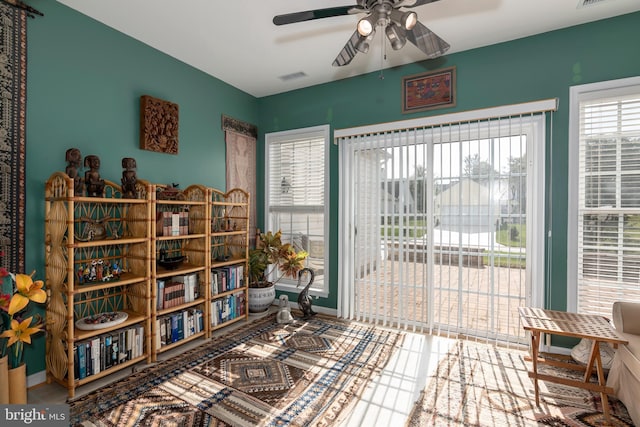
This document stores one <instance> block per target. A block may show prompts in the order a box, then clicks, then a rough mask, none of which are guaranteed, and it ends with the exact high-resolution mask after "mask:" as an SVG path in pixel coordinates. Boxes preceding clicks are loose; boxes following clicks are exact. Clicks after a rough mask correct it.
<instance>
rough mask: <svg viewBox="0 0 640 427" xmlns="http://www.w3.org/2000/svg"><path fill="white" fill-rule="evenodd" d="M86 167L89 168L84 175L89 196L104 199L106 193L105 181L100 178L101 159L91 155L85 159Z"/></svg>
mask: <svg viewBox="0 0 640 427" xmlns="http://www.w3.org/2000/svg"><path fill="white" fill-rule="evenodd" d="M84 167H85V168H89V170H88V171H85V173H84V183H85V185H86V187H87V196H89V197H102V192H103V191H104V179H102V178H100V158H99V157H98V156H96V155H93V154H91V155H89V156H87V157H85V158H84Z"/></svg>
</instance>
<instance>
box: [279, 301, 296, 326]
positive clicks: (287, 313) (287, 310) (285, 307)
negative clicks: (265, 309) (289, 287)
mask: <svg viewBox="0 0 640 427" xmlns="http://www.w3.org/2000/svg"><path fill="white" fill-rule="evenodd" d="M276 321H277V322H278V323H291V322H293V316H292V315H291V307H289V297H288V296H286V295H280V307H279V308H278V314H277V315H276Z"/></svg>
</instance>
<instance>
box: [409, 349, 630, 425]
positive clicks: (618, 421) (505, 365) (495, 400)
mask: <svg viewBox="0 0 640 427" xmlns="http://www.w3.org/2000/svg"><path fill="white" fill-rule="evenodd" d="M527 355H528V353H527V352H524V351H518V350H513V349H504V348H499V347H495V346H491V345H484V344H478V343H474V342H469V341H457V342H456V344H455V345H454V346H453V347H452V348H451V350H450V351H449V353H448V354H447V356H445V357H444V358H443V359H442V360H441V361H440V362H439V365H438V368H437V370H436V371H435V372H434V373H433V375H432V376H431V377H430V378H429V379H428V380H427V386H426V388H425V390H424V391H423V392H422V394H421V396H420V399H419V400H418V402H417V404H416V405H415V406H414V408H413V411H412V413H411V414H410V416H409V419H408V421H407V423H406V426H411V427H413V426H465V427H466V426H491V427H493V426H505V427H506V426H509V427H511V426H557V427H578V426H579V427H585V426H601V425H607V424H605V422H604V421H605V420H604V415H603V414H602V405H601V400H600V395H599V394H595V393H591V392H589V391H587V390H582V389H577V388H575V387H569V386H564V385H560V384H553V383H549V382H545V381H538V384H539V387H540V407H536V405H535V397H534V388H533V380H531V379H530V378H529V376H528V369H529V368H530V363H529V362H527V361H525V356H527ZM538 370H539V372H541V373H542V372H544V373H548V374H550V373H552V372H553V374H554V375H563V376H566V377H570V378H575V379H578V378H580V377H579V376H578V375H577V371H571V370H567V369H559V368H554V367H549V366H544V365H543V366H539V367H538ZM609 405H610V408H611V411H610V412H611V416H612V417H611V418H612V424H611V425H614V426H632V425H633V423H632V421H631V419H630V418H629V414H628V413H627V410H626V408H625V407H624V405H623V404H622V403H621V402H620V401H619V400H617V399H614V398H612V397H609Z"/></svg>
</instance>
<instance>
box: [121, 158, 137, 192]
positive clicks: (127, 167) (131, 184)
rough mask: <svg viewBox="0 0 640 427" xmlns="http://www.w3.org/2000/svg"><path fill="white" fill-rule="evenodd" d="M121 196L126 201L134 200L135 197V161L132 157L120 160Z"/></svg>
mask: <svg viewBox="0 0 640 427" xmlns="http://www.w3.org/2000/svg"><path fill="white" fill-rule="evenodd" d="M122 167H123V168H124V170H123V171H122V196H123V197H124V198H127V199H135V198H136V197H137V191H136V183H137V182H138V178H137V176H136V167H137V166H136V159H134V158H133V157H123V158H122Z"/></svg>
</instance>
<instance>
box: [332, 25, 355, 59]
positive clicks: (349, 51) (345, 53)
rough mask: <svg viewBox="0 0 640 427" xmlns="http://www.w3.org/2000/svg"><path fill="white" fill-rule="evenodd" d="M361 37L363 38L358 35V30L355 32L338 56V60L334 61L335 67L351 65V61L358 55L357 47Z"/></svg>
mask: <svg viewBox="0 0 640 427" xmlns="http://www.w3.org/2000/svg"><path fill="white" fill-rule="evenodd" d="M360 37H361V36H360V33H358V30H356V31H354V33H353V35H352V36H351V38H350V39H349V41H348V42H347V44H345V45H344V47H343V48H342V50H341V51H340V53H339V54H338V56H336V59H334V60H333V64H332V65H333V66H334V67H343V66H345V65H347V64H349V63H350V62H351V60H352V59H353V58H355V56H356V54H357V53H358V49H356V46H357V45H358V42H359V41H360Z"/></svg>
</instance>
